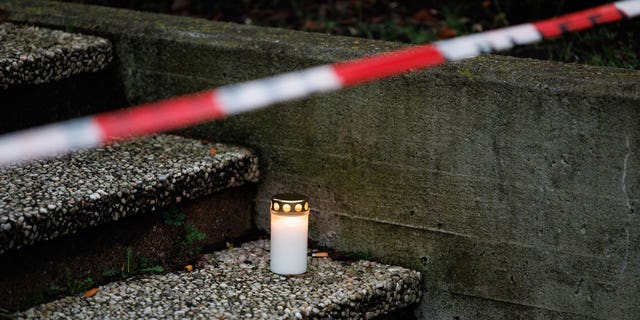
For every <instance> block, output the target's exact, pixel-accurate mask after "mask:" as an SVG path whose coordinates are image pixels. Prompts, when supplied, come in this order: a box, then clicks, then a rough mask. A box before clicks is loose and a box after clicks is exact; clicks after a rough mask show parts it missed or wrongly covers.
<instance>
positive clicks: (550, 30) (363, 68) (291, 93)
mask: <svg viewBox="0 0 640 320" xmlns="http://www.w3.org/2000/svg"><path fill="white" fill-rule="evenodd" d="M638 15H640V0H627V1H619V2H615V3H611V4H606V5H602V6H599V7H595V8H591V9H587V10H583V11H579V12H575V13H572V14H568V15H565V16H561V17H556V18H552V19H547V20H543V21H539V22H535V23H526V24H521V25H517V26H512V27H507V28H502V29H497V30H492V31H487V32H482V33H477V34H472V35H468V36H461V37H457V38H453V39H448V40H442V41H437V42H434V43H432V44H427V45H422V46H415V47H410V48H407V49H403V50H398V51H394V52H390V53H383V54H379V55H374V56H371V57H365V58H361V59H356V60H351V61H346V62H339V63H335V64H331V65H324V66H319V67H314V68H310V69H305V70H301V71H295V72H290V73H284V74H280V75H276V76H272V77H268V78H263V79H259V80H254V81H249V82H244V83H239V84H234V85H229V86H224V87H220V88H217V89H215V90H210V91H204V92H200V93H196V94H192V95H186V96H181V97H177V98H172V99H168V100H162V101H159V102H155V103H150V104H145V105H140V106H135V107H131V108H128V109H124V110H117V111H112V112H107V113H102V114H97V115H94V116H89V117H83V118H78V119H73V120H69V121H64V122H59V123H54V124H50V125H46V126H42V127H36V128H33V129H28V130H23V131H18V132H14V133H9V134H5V135H2V136H0V166H6V165H8V164H12V163H18V162H22V161H27V160H33V159H42V158H46V157H49V156H52V155H57V154H62V153H66V152H70V151H74V150H78V149H82V148H89V147H95V146H100V145H102V144H105V143H109V142H111V141H114V140H118V139H123V138H129V137H135V136H140V135H145V134H151V133H157V132H163V131H167V130H172V129H177V128H181V127H186V126H189V125H193V124H196V123H199V122H204V121H210V120H214V119H219V118H222V117H225V116H229V115H233V114H238V113H243V112H247V111H252V110H256V109H259V108H262V107H266V106H268V105H271V104H274V103H279V102H284V101H289V100H292V99H297V98H302V97H305V96H308V95H311V94H314V93H319V92H326V91H334V90H338V89H340V88H344V87H348V86H353V85H357V84H360V83H364V82H369V81H374V80H377V79H382V78H386V77H390V76H394V75H398V74H402V73H405V72H409V71H412V70H418V69H423V68H428V67H431V66H435V65H439V64H443V63H445V62H447V61H456V60H461V59H466V58H471V57H475V56H478V55H480V54H483V53H488V52H494V51H500V50H507V49H510V48H512V47H513V46H515V45H526V44H531V43H535V42H539V41H541V40H542V39H544V38H553V37H557V36H560V35H562V34H563V33H566V32H572V31H579V30H583V29H587V28H590V27H592V26H594V25H596V24H603V23H609V22H613V21H618V20H621V19H623V18H632V17H636V16H638Z"/></svg>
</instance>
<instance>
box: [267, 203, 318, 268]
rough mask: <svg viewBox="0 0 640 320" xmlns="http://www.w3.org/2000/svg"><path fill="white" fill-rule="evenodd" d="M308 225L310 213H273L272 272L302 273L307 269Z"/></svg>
mask: <svg viewBox="0 0 640 320" xmlns="http://www.w3.org/2000/svg"><path fill="white" fill-rule="evenodd" d="M308 226H309V214H304V215H299V216H282V215H278V214H273V213H271V272H273V273H277V274H301V273H305V271H307V234H308Z"/></svg>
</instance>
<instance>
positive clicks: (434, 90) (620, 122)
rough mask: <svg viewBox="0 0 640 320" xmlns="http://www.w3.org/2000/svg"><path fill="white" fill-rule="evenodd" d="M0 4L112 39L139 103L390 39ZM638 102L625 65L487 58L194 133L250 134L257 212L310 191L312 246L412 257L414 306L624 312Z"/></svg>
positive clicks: (633, 253) (634, 247) (634, 217)
mask: <svg viewBox="0 0 640 320" xmlns="http://www.w3.org/2000/svg"><path fill="white" fill-rule="evenodd" d="M0 7H2V8H8V9H9V10H11V11H12V19H16V20H18V21H30V22H41V23H44V24H46V25H51V26H58V27H61V26H64V24H65V23H68V21H73V24H74V26H75V27H76V28H78V29H79V30H82V31H84V32H88V33H94V34H98V35H102V36H105V37H107V38H109V39H110V40H111V41H112V42H113V43H114V46H115V48H116V52H117V55H118V59H119V61H120V62H121V70H122V75H123V78H124V81H125V85H126V88H127V90H128V91H127V95H128V97H129V99H131V102H134V103H136V102H142V101H145V100H153V99H156V98H160V97H165V96H170V95H174V94H178V93H183V92H187V91H193V90H199V89H203V88H206V87H213V86H217V85H221V84H227V83H232V82H236V81H240V80H248V79H253V78H257V77H260V76H264V75H267V74H273V73H276V72H282V71H290V70H295V69H297V68H300V67H304V66H309V65H314V64H318V63H324V62H329V61H334V60H339V59H344V58H349V57H355V56H361V55H365V54H369V53H373V52H377V51H381V50H388V49H392V48H398V47H400V46H401V45H400V44H392V43H386V42H378V41H367V40H362V39H357V40H356V39H350V38H341V37H329V36H325V35H312V34H305V33H300V32H293V31H285V30H274V29H266V28H255V27H247V26H238V25H232V24H224V23H210V22H207V21H203V20H193V19H186V18H179V17H167V16H162V15H154V14H142V13H133V12H129V11H123V10H115V9H108V8H92V9H91V10H89V9H87V7H82V6H76V5H69V4H57V3H49V2H46V3H45V2H39V1H17V0H10V1H5V2H4V3H2V4H0ZM122 30H126V32H122ZM638 106H640V73H638V72H634V71H626V70H620V69H607V68H596V67H588V66H577V65H564V64H558V63H553V62H540V61H534V60H522V59H513V58H507V57H496V56H488V57H483V58H479V59H474V60H471V61H468V62H464V63H459V64H453V65H449V66H446V67H443V68H439V69H435V70H430V71H424V72H419V73H414V74H411V75H408V76H403V77H398V78H394V79H391V80H386V81H382V82H377V83H373V84H369V85H365V86H361V87H358V88H354V89H349V90H345V91H342V92H339V93H334V94H327V95H322V96H318V97H314V98H311V99H306V100H304V101H300V102H296V103H290V104H286V105H280V106H276V107H273V108H270V109H268V110H264V111H260V112H255V113H252V114H247V115H242V116H237V117H231V118H229V119H227V120H225V121H220V122H216V123H213V124H208V125H203V126H199V127H197V128H194V129H192V130H190V131H189V132H190V134H193V135H196V136H200V137H208V138H212V139H215V140H218V141H231V142H241V143H242V144H245V145H253V146H256V147H257V148H258V149H259V150H260V152H261V154H260V156H261V159H263V160H264V163H266V164H267V168H266V175H265V180H264V181H263V182H262V184H261V186H260V189H259V192H258V198H257V209H258V212H259V215H258V217H257V218H256V221H257V223H258V225H259V226H261V227H262V228H266V227H267V226H268V224H267V212H268V210H267V206H268V199H269V197H270V196H271V195H272V194H273V193H275V192H280V191H285V190H296V191H298V192H303V193H307V194H309V195H310V197H311V201H312V204H313V205H312V209H313V211H314V213H315V217H314V218H312V224H313V225H312V235H313V237H314V238H316V239H319V240H320V241H321V242H322V243H323V244H328V245H331V246H335V247H337V248H339V249H342V250H350V251H361V252H367V253H369V254H371V255H373V256H375V257H379V258H381V259H383V260H384V261H387V262H392V263H396V264H401V265H404V266H409V267H412V268H417V269H419V270H421V271H422V272H423V275H424V280H423V285H424V286H425V288H426V295H425V299H424V301H423V302H424V303H423V305H422V307H421V309H420V310H419V311H418V312H420V314H421V316H422V317H424V318H428V319H451V318H455V317H459V318H460V319H468V318H505V319H513V318H521V319H578V318H579V319H585V318H586V319H589V318H591V319H635V317H636V315H637V314H640V297H639V296H638V295H637V293H638V292H640V271H639V270H640V268H639V267H640V230H639V228H640V217H639V216H638V214H637V206H638V199H639V198H640V197H639V191H640V190H639V182H640V181H639V177H640V176H639V174H640V159H639V157H640V156H639V154H638V146H639V139H638V137H639V135H638V132H640V130H639V129H640V109H639V107H638ZM283 122H285V123H286V125H282V123H283Z"/></svg>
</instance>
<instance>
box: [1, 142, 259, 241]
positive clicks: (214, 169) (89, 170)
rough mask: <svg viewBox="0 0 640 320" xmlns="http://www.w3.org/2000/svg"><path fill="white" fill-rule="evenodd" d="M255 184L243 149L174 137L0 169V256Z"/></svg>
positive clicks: (251, 159)
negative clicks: (109, 223)
mask: <svg viewBox="0 0 640 320" xmlns="http://www.w3.org/2000/svg"><path fill="white" fill-rule="evenodd" d="M257 179H258V163H257V158H256V157H255V156H254V155H253V153H252V152H251V151H250V150H248V149H245V148H242V147H236V146H228V145H223V144H217V143H214V144H211V143H206V142H201V141H197V140H192V139H186V138H182V137H179V136H174V135H158V136H151V137H147V138H142V139H137V140H133V141H128V142H122V143H119V144H113V145H109V146H106V147H104V148H98V149H93V150H87V151H82V152H78V153H75V154H73V155H67V156H59V157H57V158H54V159H51V160H47V161H37V162H33V163H29V164H25V165H19V166H12V167H8V168H0V253H3V252H6V251H8V250H16V249H20V248H22V247H24V246H29V245H32V244H34V243H37V242H41V241H45V240H51V239H55V238H58V237H60V236H63V235H67V234H73V233H76V232H77V231H79V230H83V229H86V228H89V227H95V226H98V225H102V224H106V223H108V222H111V221H117V220H119V219H121V218H122V217H126V216H132V215H136V214H138V213H143V212H149V211H157V210H159V209H160V208H163V207H166V206H168V205H171V204H173V203H179V202H181V201H182V200H184V199H195V198H198V197H201V196H205V195H208V194H211V193H213V192H215V191H219V190H222V189H225V188H229V187H234V186H240V185H243V184H244V183H245V182H249V181H251V182H255V181H257Z"/></svg>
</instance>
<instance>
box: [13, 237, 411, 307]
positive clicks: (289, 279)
mask: <svg viewBox="0 0 640 320" xmlns="http://www.w3.org/2000/svg"><path fill="white" fill-rule="evenodd" d="M269 250H270V244H269V241H268V240H258V241H253V242H248V243H244V244H242V247H240V248H231V249H228V250H224V251H219V252H215V253H214V254H211V255H205V256H203V257H202V259H201V262H200V263H199V265H197V266H196V268H195V269H193V270H192V271H190V272H186V271H185V272H180V273H168V274H162V275H149V276H142V277H140V278H138V279H129V280H121V281H118V282H114V283H110V284H108V285H105V286H101V287H100V288H99V290H98V292H97V294H96V295H95V296H93V297H91V298H87V297H85V296H83V295H82V296H78V295H77V296H75V297H66V298H64V299H60V300H57V301H54V302H51V303H48V304H43V305H39V306H37V307H34V308H32V309H29V310H26V311H25V312H20V313H16V314H14V317H15V318H16V319H50V318H57V319H68V318H71V319H105V318H108V319H129V318H133V319H151V318H154V319H267V320H271V319H277V320H284V319H303V318H304V319H354V320H360V319H374V318H375V317H377V316H379V315H383V318H386V319H389V318H388V316H389V315H388V313H389V312H393V311H396V310H399V309H403V308H405V307H407V306H409V305H412V304H415V303H416V302H418V301H419V300H420V298H419V297H420V295H421V290H420V277H421V275H420V273H419V272H417V271H414V270H410V269H407V268H402V267H396V266H390V265H385V264H381V263H377V262H371V261H365V260H358V261H351V262H346V261H337V260H332V259H330V258H312V257H307V265H308V268H307V271H306V272H305V273H304V274H300V275H295V276H283V275H279V274H275V273H273V272H271V270H270V269H269V259H270V257H269ZM385 315H386V316H385ZM393 319H403V320H405V319H406V318H393Z"/></svg>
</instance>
